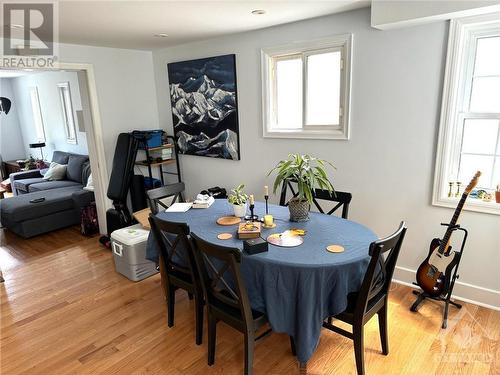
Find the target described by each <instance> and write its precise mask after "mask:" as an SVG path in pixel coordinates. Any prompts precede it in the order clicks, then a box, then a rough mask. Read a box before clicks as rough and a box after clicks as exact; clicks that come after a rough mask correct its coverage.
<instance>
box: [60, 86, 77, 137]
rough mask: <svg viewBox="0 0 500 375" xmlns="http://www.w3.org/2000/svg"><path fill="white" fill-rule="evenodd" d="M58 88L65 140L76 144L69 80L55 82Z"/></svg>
mask: <svg viewBox="0 0 500 375" xmlns="http://www.w3.org/2000/svg"><path fill="white" fill-rule="evenodd" d="M57 89H58V90H59V99H60V100H61V109H62V115H63V121H64V128H65V130H66V142H68V143H71V144H76V143H77V140H76V127H75V118H74V116H73V105H72V104H71V91H70V88H69V82H63V83H59V84H57Z"/></svg>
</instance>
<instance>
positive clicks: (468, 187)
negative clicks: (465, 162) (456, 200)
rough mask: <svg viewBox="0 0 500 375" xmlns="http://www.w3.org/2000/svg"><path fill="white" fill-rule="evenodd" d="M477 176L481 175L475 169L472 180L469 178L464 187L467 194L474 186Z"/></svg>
mask: <svg viewBox="0 0 500 375" xmlns="http://www.w3.org/2000/svg"><path fill="white" fill-rule="evenodd" d="M479 177H481V171H477V172H476V174H475V175H474V177H473V178H472V180H470V182H469V185H467V187H466V188H465V191H464V192H465V193H467V194H469V193H470V192H471V191H472V189H474V188H475V187H476V185H477V182H478V180H479Z"/></svg>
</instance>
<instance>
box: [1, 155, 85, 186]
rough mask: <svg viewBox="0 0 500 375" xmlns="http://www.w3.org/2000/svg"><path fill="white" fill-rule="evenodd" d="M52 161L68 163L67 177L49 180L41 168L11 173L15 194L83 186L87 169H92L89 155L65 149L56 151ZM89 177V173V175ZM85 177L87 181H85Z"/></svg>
mask: <svg viewBox="0 0 500 375" xmlns="http://www.w3.org/2000/svg"><path fill="white" fill-rule="evenodd" d="M52 161H53V162H56V163H59V164H66V165H67V166H68V167H67V170H66V179H64V180H59V181H47V180H44V179H43V175H42V171H41V170H39V169H35V170H31V171H23V172H17V173H11V175H10V181H11V184H12V192H13V193H14V195H21V194H27V193H33V192H36V191H43V190H49V189H59V188H64V187H75V186H76V187H79V188H83V186H84V182H85V183H86V179H85V174H84V173H83V172H85V170H90V163H89V157H88V156H87V155H78V154H71V153H69V152H64V151H54V154H53V156H52ZM86 177H87V178H88V173H87V176H86ZM83 179H85V181H83Z"/></svg>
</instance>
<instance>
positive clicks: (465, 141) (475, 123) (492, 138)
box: [462, 119, 499, 154]
mask: <svg viewBox="0 0 500 375" xmlns="http://www.w3.org/2000/svg"><path fill="white" fill-rule="evenodd" d="M498 123H499V121H498V120H482V119H481V120H476V119H474V120H471V119H467V120H465V122H464V132H463V138H462V152H470V153H477V154H494V153H495V148H496V143H497V142H496V141H497V135H498Z"/></svg>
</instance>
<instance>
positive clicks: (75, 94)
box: [12, 72, 88, 161]
mask: <svg viewBox="0 0 500 375" xmlns="http://www.w3.org/2000/svg"><path fill="white" fill-rule="evenodd" d="M63 82H69V86H70V90H71V101H72V105H73V116H74V119H75V126H76V132H77V133H76V139H77V144H70V143H68V142H66V130H65V125H64V117H63V113H62V105H61V100H60V98H59V91H58V88H57V84H58V83H63ZM12 86H13V91H14V96H15V98H16V102H17V103H18V106H17V112H18V116H19V123H20V126H21V131H22V134H23V140H24V145H23V146H24V148H25V150H26V155H27V156H28V155H30V154H32V155H33V156H35V157H39V156H40V151H39V150H33V149H30V148H29V146H28V145H29V144H30V143H34V142H36V141H37V137H36V132H35V125H34V122H33V111H32V108H31V98H30V89H31V88H32V87H37V88H38V97H39V99H40V108H41V110H42V118H43V122H44V128H45V144H46V145H47V146H46V147H45V148H44V150H43V151H44V157H45V159H46V160H49V161H50V160H52V152H53V151H55V150H59V151H67V152H72V153H76V154H82V155H88V148H87V138H86V135H85V132H80V131H78V117H77V113H76V111H81V110H82V104H81V98H80V88H79V86H78V77H77V73H76V72H43V73H33V74H30V75H26V76H22V77H17V78H13V79H12Z"/></svg>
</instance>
